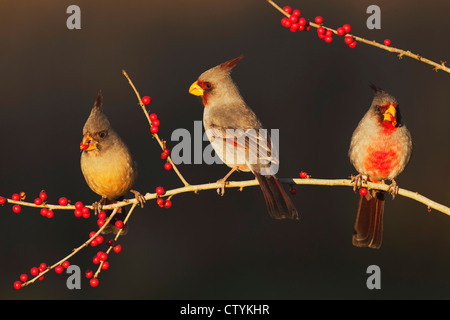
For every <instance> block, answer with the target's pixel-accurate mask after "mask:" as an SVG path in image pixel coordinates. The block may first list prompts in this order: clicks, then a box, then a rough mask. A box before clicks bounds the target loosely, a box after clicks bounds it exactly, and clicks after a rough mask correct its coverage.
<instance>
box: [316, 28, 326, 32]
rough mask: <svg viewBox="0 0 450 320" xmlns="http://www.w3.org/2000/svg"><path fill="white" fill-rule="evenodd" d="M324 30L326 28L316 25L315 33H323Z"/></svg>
mask: <svg viewBox="0 0 450 320" xmlns="http://www.w3.org/2000/svg"><path fill="white" fill-rule="evenodd" d="M325 32H326V30H325V28H324V27H318V28H317V33H318V34H325Z"/></svg>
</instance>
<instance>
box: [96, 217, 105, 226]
mask: <svg viewBox="0 0 450 320" xmlns="http://www.w3.org/2000/svg"><path fill="white" fill-rule="evenodd" d="M104 224H105V220H103V219H98V220H97V225H98V226H99V227H100V228H101V227H103V225H104Z"/></svg>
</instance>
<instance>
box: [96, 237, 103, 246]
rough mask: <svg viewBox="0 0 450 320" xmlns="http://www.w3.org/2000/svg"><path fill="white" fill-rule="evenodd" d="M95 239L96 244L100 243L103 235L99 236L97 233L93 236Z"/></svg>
mask: <svg viewBox="0 0 450 320" xmlns="http://www.w3.org/2000/svg"><path fill="white" fill-rule="evenodd" d="M95 241H96V242H97V243H98V244H100V243H102V242H103V237H102V236H100V235H98V236H97V237H96V238H95Z"/></svg>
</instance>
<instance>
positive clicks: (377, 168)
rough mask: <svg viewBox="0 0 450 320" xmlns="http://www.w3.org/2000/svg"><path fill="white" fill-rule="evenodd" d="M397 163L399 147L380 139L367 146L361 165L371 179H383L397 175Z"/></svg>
mask: <svg viewBox="0 0 450 320" xmlns="http://www.w3.org/2000/svg"><path fill="white" fill-rule="evenodd" d="M399 163H400V148H399V147H398V146H395V145H392V144H389V142H388V141H384V140H382V141H377V142H375V143H373V144H371V145H369V146H368V148H367V150H366V153H365V157H364V159H363V163H362V166H363V171H364V173H366V174H367V175H369V176H370V177H371V178H372V179H375V180H385V179H393V178H395V177H396V176H397V174H398V168H399Z"/></svg>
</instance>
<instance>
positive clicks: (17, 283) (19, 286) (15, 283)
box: [14, 281, 22, 290]
mask: <svg viewBox="0 0 450 320" xmlns="http://www.w3.org/2000/svg"><path fill="white" fill-rule="evenodd" d="M20 288H22V283H21V282H20V281H15V282H14V289H16V290H19V289H20Z"/></svg>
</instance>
